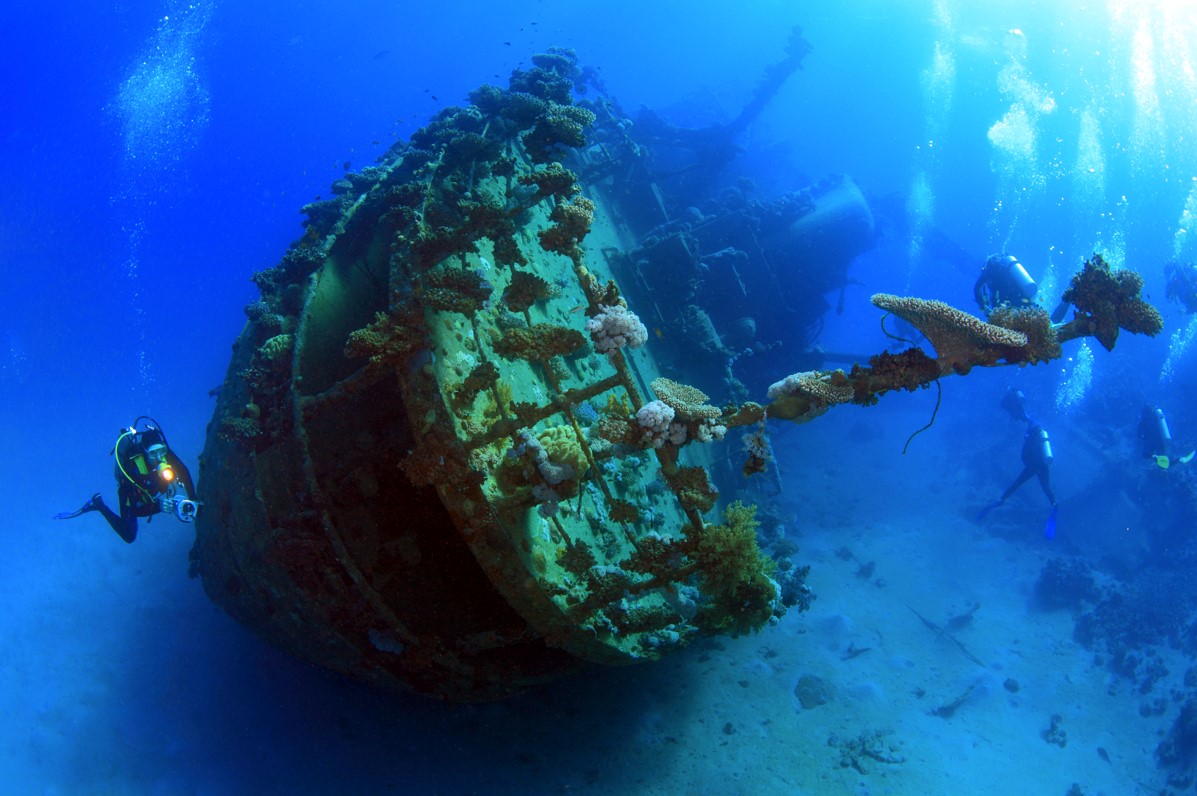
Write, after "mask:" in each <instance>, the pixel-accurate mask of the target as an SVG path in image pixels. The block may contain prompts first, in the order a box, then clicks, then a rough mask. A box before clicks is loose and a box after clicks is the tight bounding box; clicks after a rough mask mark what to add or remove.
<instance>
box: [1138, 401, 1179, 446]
mask: <svg viewBox="0 0 1197 796" xmlns="http://www.w3.org/2000/svg"><path fill="white" fill-rule="evenodd" d="M1143 423H1144V426H1145V427H1146V428H1147V429H1148V430H1149V432H1150V439H1151V442H1152V443H1153V445H1154V448H1155V449H1156V450H1155V452H1157V453H1167V452H1168V443H1170V442H1172V431H1171V429H1169V428H1168V418H1166V417H1164V410H1163V409H1160V408H1159V407H1158V406H1146V407H1144V408H1143Z"/></svg>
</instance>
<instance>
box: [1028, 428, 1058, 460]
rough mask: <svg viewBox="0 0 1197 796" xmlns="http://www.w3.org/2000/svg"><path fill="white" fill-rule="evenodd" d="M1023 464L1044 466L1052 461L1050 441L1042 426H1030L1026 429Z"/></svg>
mask: <svg viewBox="0 0 1197 796" xmlns="http://www.w3.org/2000/svg"><path fill="white" fill-rule="evenodd" d="M1022 451H1023V457H1022V462H1023V464H1025V465H1027V466H1028V467H1030V466H1046V465H1049V464H1051V463H1052V441H1051V439H1049V438H1048V436H1047V429H1045V428H1044V427H1043V426H1031V427H1030V428H1028V429H1027V437H1026V442H1024V443H1023V448H1022Z"/></svg>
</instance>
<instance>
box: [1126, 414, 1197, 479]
mask: <svg viewBox="0 0 1197 796" xmlns="http://www.w3.org/2000/svg"><path fill="white" fill-rule="evenodd" d="M1139 445H1140V450H1141V451H1142V453H1143V456H1144V458H1147V459H1152V460H1154V461H1155V464H1156V466H1157V467H1159V468H1160V469H1161V470H1167V469H1168V467H1169V466H1171V464H1172V462H1173V459H1171V458H1170V456H1171V453H1170V449H1171V447H1172V430H1171V429H1170V428H1168V418H1166V417H1164V410H1163V409H1160V408H1159V407H1158V406H1151V405H1148V406H1144V407H1143V413H1142V414H1141V415H1140V416H1139ZM1193 455H1194V452H1193V451H1189V452H1188V453H1186V454H1185V455H1183V456H1180V457H1177V459H1176V460H1175V461H1177V462H1180V463H1181V464H1188V463H1189V462H1190V461H1192V460H1193Z"/></svg>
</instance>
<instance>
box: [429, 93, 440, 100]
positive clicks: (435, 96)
mask: <svg viewBox="0 0 1197 796" xmlns="http://www.w3.org/2000/svg"><path fill="white" fill-rule="evenodd" d="M428 96H430V97H432V101H433V102H440V101H441V98H440V97H438V96H437V95H435V94H429V95H428Z"/></svg>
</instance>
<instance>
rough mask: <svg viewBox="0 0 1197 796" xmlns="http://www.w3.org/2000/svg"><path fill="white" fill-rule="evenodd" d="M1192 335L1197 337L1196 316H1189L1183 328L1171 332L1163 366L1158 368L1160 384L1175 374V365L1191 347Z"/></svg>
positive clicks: (1168, 380)
mask: <svg viewBox="0 0 1197 796" xmlns="http://www.w3.org/2000/svg"><path fill="white" fill-rule="evenodd" d="M1194 337H1197V316H1195V317H1192V318H1190V319H1189V322H1188V324H1186V325H1185V327H1184V328H1183V329H1177V330H1176V331H1175V332H1173V333H1172V337H1171V338H1170V339H1169V340H1168V356H1167V357H1166V358H1165V359H1164V366H1163V367H1162V368H1160V384H1167V383H1168V382H1170V381H1172V377H1173V376H1174V375H1176V366H1177V365H1178V364H1179V363H1180V362H1181V360H1183V359H1184V357H1185V354H1187V353H1188V351H1189V348H1190V347H1192V345H1193V338H1194Z"/></svg>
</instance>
